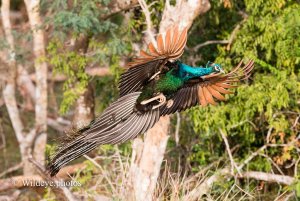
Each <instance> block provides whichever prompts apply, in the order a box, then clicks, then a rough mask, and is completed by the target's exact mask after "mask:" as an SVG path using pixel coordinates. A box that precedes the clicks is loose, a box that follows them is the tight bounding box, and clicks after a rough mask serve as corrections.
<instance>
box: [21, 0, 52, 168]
mask: <svg viewBox="0 0 300 201" xmlns="http://www.w3.org/2000/svg"><path fill="white" fill-rule="evenodd" d="M25 5H26V9H27V13H28V18H29V23H30V28H31V31H32V33H33V53H34V56H35V60H34V67H35V74H36V91H35V98H36V99H35V100H36V101H35V128H36V134H35V135H36V136H35V137H36V139H35V144H34V149H33V150H34V151H33V157H34V159H35V160H37V161H39V162H40V163H41V164H44V162H45V149H46V143H47V105H48V100H47V98H48V95H47V72H48V68H47V63H46V62H45V61H43V60H42V58H45V56H46V53H45V39H44V32H43V30H42V29H41V26H42V20H41V16H40V13H39V12H40V1H39V0H25Z"/></svg>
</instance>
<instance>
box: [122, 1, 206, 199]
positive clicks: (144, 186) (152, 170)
mask: <svg viewBox="0 0 300 201" xmlns="http://www.w3.org/2000/svg"><path fill="white" fill-rule="evenodd" d="M139 3H140V4H141V7H142V9H143V12H144V14H145V15H146V19H148V21H149V19H150V17H149V15H150V12H149V10H148V8H147V5H146V4H145V2H144V1H143V0H139ZM209 8H210V3H209V1H208V0H188V1H185V0H177V1H176V4H175V5H174V6H172V5H170V2H169V1H168V0H167V1H166V5H165V9H164V13H163V17H162V21H161V22H160V27H159V32H160V33H163V32H165V31H166V30H167V28H168V27H169V26H172V25H179V28H181V29H182V28H183V27H190V26H191V25H192V23H193V20H194V19H195V18H196V17H197V16H199V15H200V14H203V13H205V12H207V11H208V10H209ZM151 30H152V25H151V23H149V22H148V23H147V36H148V37H149V38H148V39H147V41H151V40H153V39H151V37H152V36H153V33H151ZM151 35H152V36H151ZM169 125H170V117H169V116H165V117H162V118H161V119H160V120H159V122H158V123H157V124H156V125H155V126H154V127H153V128H152V129H150V130H149V131H148V132H147V134H146V136H145V139H144V142H142V141H141V139H136V140H135V141H134V143H133V155H132V161H131V167H130V173H129V178H128V183H129V185H128V194H127V195H126V196H127V198H128V199H130V200H137V201H150V200H153V198H152V196H153V192H154V190H155V186H156V182H157V178H158V175H159V172H160V167H161V164H162V161H163V157H164V153H165V150H166V146H167V142H168V138H169V136H168V128H169Z"/></svg>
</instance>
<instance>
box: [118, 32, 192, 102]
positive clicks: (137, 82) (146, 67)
mask: <svg viewBox="0 0 300 201" xmlns="http://www.w3.org/2000/svg"><path fill="white" fill-rule="evenodd" d="M186 41H187V28H185V29H183V30H182V31H179V29H178V27H177V26H176V27H173V28H169V29H168V30H167V32H166V34H165V36H164V35H163V34H159V35H158V36H157V38H156V45H155V44H153V43H149V45H148V50H147V51H143V50H142V51H140V56H139V57H138V58H135V59H133V61H132V62H130V63H128V64H127V67H128V70H127V71H126V72H125V73H123V74H122V75H121V79H120V82H119V88H120V96H124V95H126V94H128V93H131V92H135V91H138V90H140V89H141V87H142V86H143V84H144V83H145V82H147V81H148V80H149V79H150V78H151V77H152V76H153V75H154V74H155V73H157V72H158V71H159V70H160V69H161V67H162V66H163V65H164V64H165V63H166V62H167V61H168V60H171V59H172V60H176V59H178V58H179V57H180V56H181V55H182V54H183V51H184V46H185V44H186Z"/></svg>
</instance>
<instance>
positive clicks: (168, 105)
mask: <svg viewBox="0 0 300 201" xmlns="http://www.w3.org/2000/svg"><path fill="white" fill-rule="evenodd" d="M173 104H174V101H173V100H172V99H170V100H168V102H167V108H170V107H172V106H173Z"/></svg>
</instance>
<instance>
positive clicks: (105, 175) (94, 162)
mask: <svg viewBox="0 0 300 201" xmlns="http://www.w3.org/2000/svg"><path fill="white" fill-rule="evenodd" d="M83 156H84V157H85V158H86V159H88V160H89V161H91V162H92V163H93V164H94V165H95V166H96V167H98V168H99V169H100V170H101V172H102V174H103V176H104V178H105V179H106V181H107V182H108V184H109V185H110V187H111V188H112V190H113V192H117V190H116V188H115V187H114V185H113V184H112V182H111V180H110V179H109V178H108V177H107V174H106V172H105V171H104V169H103V168H102V167H101V166H100V165H99V164H98V163H97V162H96V161H95V160H94V159H92V158H91V157H89V156H88V155H83Z"/></svg>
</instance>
